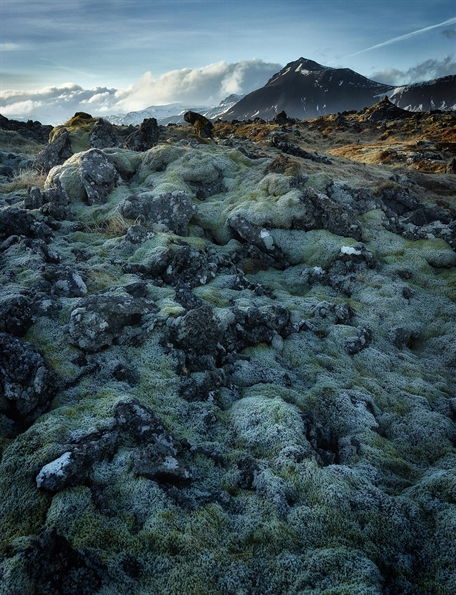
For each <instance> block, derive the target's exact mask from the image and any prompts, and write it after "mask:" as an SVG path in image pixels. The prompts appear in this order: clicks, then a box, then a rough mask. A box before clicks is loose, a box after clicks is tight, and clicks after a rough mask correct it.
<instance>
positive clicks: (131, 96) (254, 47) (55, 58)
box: [0, 0, 456, 124]
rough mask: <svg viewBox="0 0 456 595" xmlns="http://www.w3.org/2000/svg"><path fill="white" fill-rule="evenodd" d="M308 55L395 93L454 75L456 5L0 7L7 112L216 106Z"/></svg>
mask: <svg viewBox="0 0 456 595" xmlns="http://www.w3.org/2000/svg"><path fill="white" fill-rule="evenodd" d="M301 56H302V57H304V58H308V59H311V60H315V61H316V62H319V63H320V64H323V65H326V66H331V67H334V68H338V67H343V68H351V69H352V70H355V71H356V72H359V73H360V74H362V75H364V76H366V77H368V78H372V79H374V80H377V81H379V82H385V83H390V84H394V85H401V84H407V83H413V82H419V81H423V80H430V79H433V78H437V77H440V76H446V75H448V74H456V0H432V1H431V0H382V1H378V0H324V1H322V0H274V1H273V0H163V1H161V0H39V1H37V0H0V113H2V114H3V115H5V116H7V117H9V118H21V119H24V118H25V119H27V118H31V119H38V120H40V121H42V122H43V123H53V124H55V123H58V122H59V121H63V120H65V119H67V118H68V117H70V116H71V115H73V114H74V112H75V111H86V112H89V113H91V114H92V115H101V116H103V115H107V114H116V113H125V112H128V111H133V110H140V109H144V108H146V107H148V106H151V105H165V104H169V103H180V104H183V105H186V106H202V105H211V106H212V105H217V104H218V103H219V102H220V101H221V100H222V99H224V98H225V97H226V96H227V95H229V94H231V93H236V94H243V93H248V92H250V91H252V90H254V89H256V88H259V87H261V86H263V85H264V84H265V83H266V82H267V81H268V79H269V78H270V77H271V76H272V75H273V74H275V73H276V72H277V71H278V70H280V69H281V68H282V67H283V66H285V65H286V64H287V63H288V62H291V61H294V60H297V59H298V58H299V57H301Z"/></svg>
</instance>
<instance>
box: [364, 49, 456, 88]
mask: <svg viewBox="0 0 456 595" xmlns="http://www.w3.org/2000/svg"><path fill="white" fill-rule="evenodd" d="M450 74H456V60H455V59H454V56H453V55H450V56H447V57H446V58H444V59H443V60H432V59H431V60H426V61H425V62H421V63H420V64H417V65H416V66H413V67H412V68H409V69H408V70H405V71H402V70H398V69H397V68H385V70H381V71H377V72H374V73H372V76H371V77H370V78H372V79H374V80H375V81H379V82H381V83H386V84H389V85H409V84H412V83H418V82H422V81H429V80H432V79H436V78H440V77H443V76H448V75H450Z"/></svg>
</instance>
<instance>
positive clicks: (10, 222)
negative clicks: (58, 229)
mask: <svg viewBox="0 0 456 595" xmlns="http://www.w3.org/2000/svg"><path fill="white" fill-rule="evenodd" d="M12 235H18V236H27V237H29V238H38V239H42V240H49V238H50V236H51V235H52V231H51V229H50V228H49V226H48V225H46V223H44V222H43V221H40V220H39V219H37V218H36V217H35V216H34V215H32V214H31V213H29V212H28V211H26V210H25V209H18V208H17V207H7V208H5V209H3V210H1V211H0V238H1V237H2V236H3V237H4V238H7V237H9V236H12Z"/></svg>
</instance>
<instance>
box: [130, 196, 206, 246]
mask: <svg viewBox="0 0 456 595" xmlns="http://www.w3.org/2000/svg"><path fill="white" fill-rule="evenodd" d="M197 210H198V209H197V207H196V205H194V204H193V202H192V199H191V198H190V196H189V194H188V193H187V192H182V191H180V190H175V191H174V192H166V193H164V194H159V195H158V196H156V195H154V194H153V193H152V192H143V193H141V194H138V196H134V195H132V196H131V197H129V198H128V199H127V200H126V201H125V202H124V203H123V204H122V206H121V212H122V215H123V216H124V217H126V218H127V219H133V220H137V219H141V220H143V221H153V222H154V223H160V224H162V225H165V226H166V228H167V229H169V231H171V232H173V233H176V234H177V235H181V236H186V235H187V233H188V230H187V225H188V223H189V221H190V219H191V218H192V217H193V215H194V214H195V213H196V212H197Z"/></svg>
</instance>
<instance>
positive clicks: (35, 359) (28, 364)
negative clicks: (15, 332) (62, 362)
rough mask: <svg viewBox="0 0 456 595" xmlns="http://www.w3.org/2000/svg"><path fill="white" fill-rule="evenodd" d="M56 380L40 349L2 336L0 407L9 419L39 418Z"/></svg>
mask: <svg viewBox="0 0 456 595" xmlns="http://www.w3.org/2000/svg"><path fill="white" fill-rule="evenodd" d="M56 388H57V387H56V378H55V375H54V373H53V372H51V371H50V370H49V368H48V367H47V365H46V362H45V361H44V359H43V357H42V356H41V355H40V353H39V352H38V350H37V349H36V348H35V347H34V346H33V345H30V344H29V343H26V342H25V341H22V339H18V338H17V337H13V336H11V335H9V334H7V333H0V404H1V408H2V409H5V413H6V415H7V416H11V417H12V418H13V419H17V420H18V421H21V422H30V421H33V420H35V419H36V418H37V417H39V416H40V415H41V414H42V413H43V412H44V411H45V410H46V409H47V407H48V406H49V403H50V401H51V399H52V397H53V395H54V393H55V390H56Z"/></svg>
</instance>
